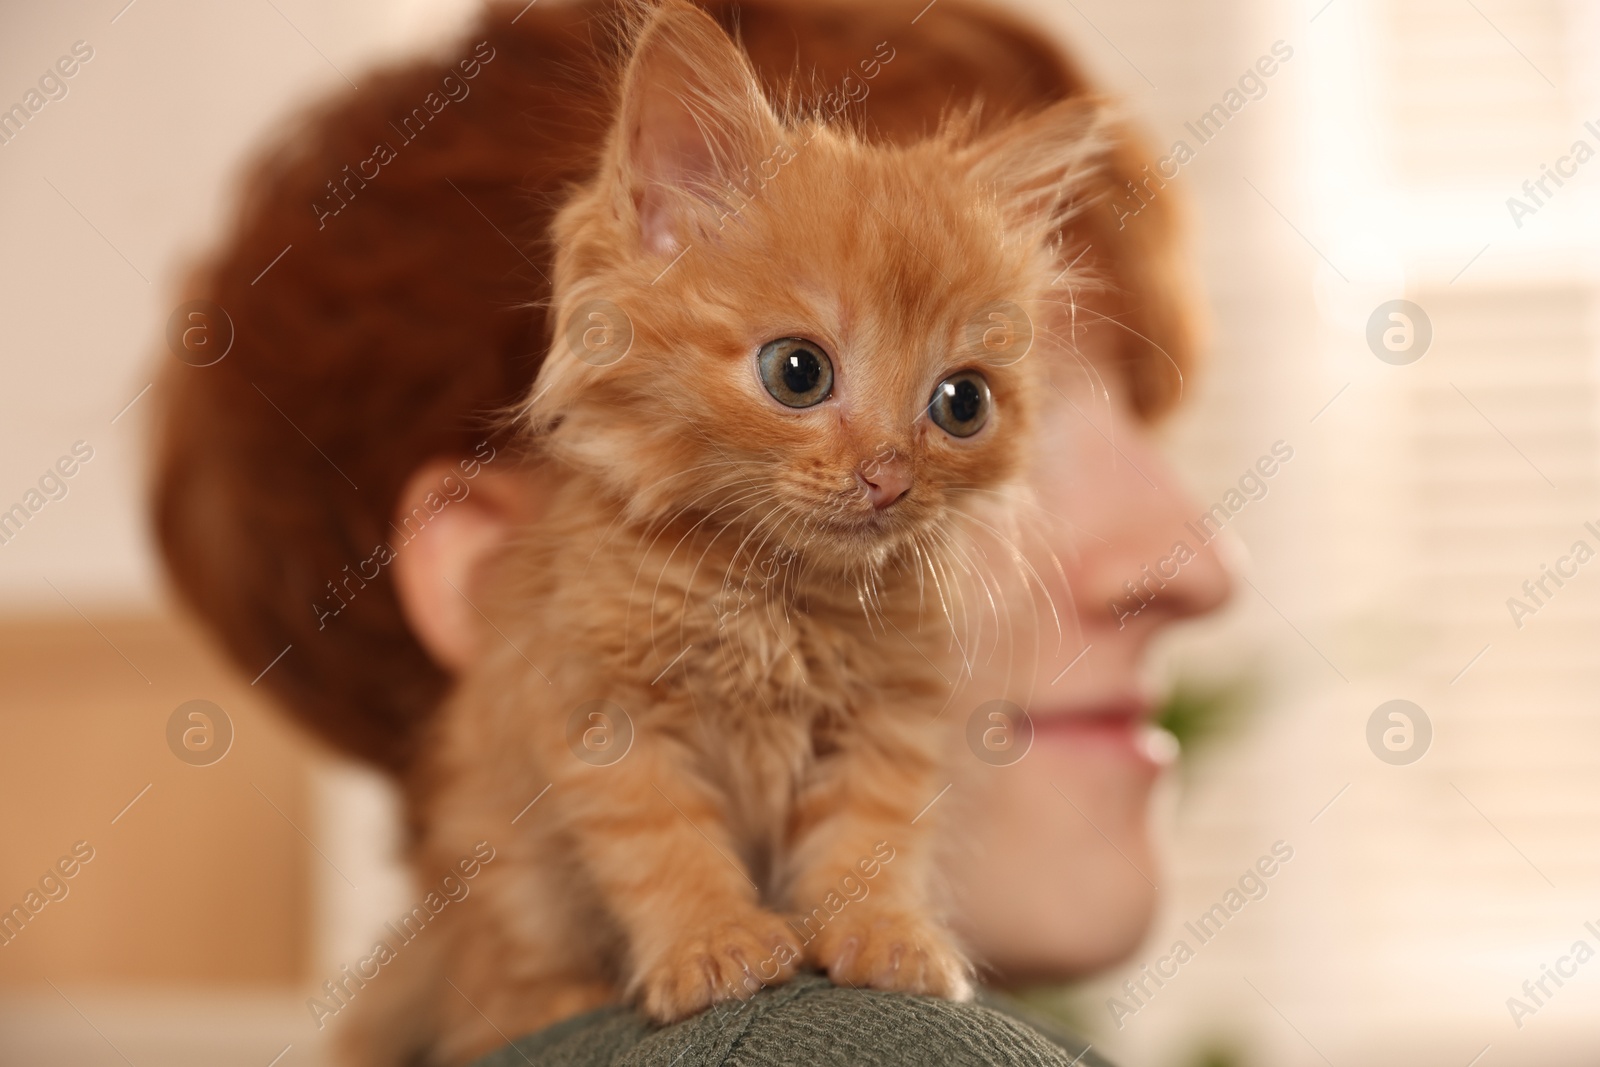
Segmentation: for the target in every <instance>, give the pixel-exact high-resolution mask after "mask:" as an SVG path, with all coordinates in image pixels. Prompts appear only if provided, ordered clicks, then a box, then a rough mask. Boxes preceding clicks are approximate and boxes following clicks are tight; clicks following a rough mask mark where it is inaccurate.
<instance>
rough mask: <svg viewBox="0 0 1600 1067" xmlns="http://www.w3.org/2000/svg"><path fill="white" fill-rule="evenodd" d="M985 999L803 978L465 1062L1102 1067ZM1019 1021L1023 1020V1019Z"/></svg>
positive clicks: (571, 1023)
mask: <svg viewBox="0 0 1600 1067" xmlns="http://www.w3.org/2000/svg"><path fill="white" fill-rule="evenodd" d="M1021 1014H1022V1010H1021V1009H1020V1008H1018V1007H1017V1006H1015V1005H1013V1004H1011V1003H1009V1002H1007V1001H1003V1000H1001V999H1000V998H997V997H994V996H985V997H984V998H982V1000H981V1001H980V1002H979V1003H977V1004H952V1003H950V1002H948V1001H943V1000H934V999H931V998H929V997H913V996H907V995H905V994H902V993H880V992H877V991H875V990H861V989H841V988H839V987H838V986H835V985H833V984H832V983H831V982H829V981H828V980H827V979H826V978H823V977H821V976H820V975H815V974H803V975H800V976H798V977H796V978H795V979H793V980H792V981H790V982H789V983H788V984H786V985H783V986H779V987H777V988H773V989H763V990H761V991H760V992H759V993H757V994H756V995H755V996H754V997H752V998H751V999H750V1000H748V1001H744V1002H735V1003H731V1004H724V1005H721V1006H719V1007H717V1008H713V1009H712V1010H710V1011H707V1012H705V1013H703V1014H701V1015H697V1016H695V1017H694V1018H692V1019H686V1020H685V1021H683V1022H681V1023H678V1024H677V1025H676V1026H668V1027H665V1028H657V1027H654V1026H651V1025H650V1024H649V1023H648V1022H647V1021H645V1020H644V1019H642V1018H641V1017H640V1016H639V1015H638V1014H636V1013H635V1012H633V1011H632V1010H631V1009H629V1008H626V1007H623V1006H621V1005H617V1006H613V1007H606V1008H601V1009H599V1010H598V1011H592V1012H589V1013H588V1014H585V1015H580V1016H578V1017H576V1018H573V1019H568V1020H566V1021H565V1022H562V1023H558V1024H557V1025H555V1026H552V1027H550V1028H549V1029H548V1030H542V1031H540V1032H539V1033H536V1034H533V1035H531V1036H529V1037H524V1038H522V1039H521V1040H519V1041H517V1042H516V1043H514V1044H512V1045H510V1046H508V1047H506V1048H503V1049H501V1050H500V1051H498V1052H496V1053H494V1054H493V1055H491V1056H489V1057H487V1058H486V1059H483V1060H480V1061H479V1062H478V1063H477V1064H476V1065H475V1067H527V1065H529V1064H533V1065H535V1067H768V1065H781V1067H824V1065H826V1067H865V1065H872V1067H946V1065H949V1067H979V1065H983V1067H1001V1065H1005V1067H1013V1065H1019V1067H1034V1065H1039V1067H1109V1065H1108V1064H1107V1063H1106V1062H1105V1061H1104V1060H1102V1059H1101V1058H1100V1057H1099V1056H1097V1055H1095V1054H1094V1053H1093V1052H1092V1051H1090V1049H1089V1047H1088V1046H1087V1045H1085V1044H1084V1043H1083V1042H1082V1041H1078V1040H1076V1039H1074V1038H1071V1037H1068V1036H1066V1035H1064V1034H1054V1033H1053V1034H1051V1036H1050V1037H1046V1036H1044V1033H1043V1032H1041V1029H1039V1028H1042V1027H1046V1026H1048V1025H1049V1024H1048V1023H1043V1022H1042V1021H1041V1020H1038V1019H1033V1018H1030V1019H1029V1021H1028V1022H1027V1023H1024V1022H1022V1021H1020V1019H1019V1015H1021ZM1030 1024H1031V1025H1030Z"/></svg>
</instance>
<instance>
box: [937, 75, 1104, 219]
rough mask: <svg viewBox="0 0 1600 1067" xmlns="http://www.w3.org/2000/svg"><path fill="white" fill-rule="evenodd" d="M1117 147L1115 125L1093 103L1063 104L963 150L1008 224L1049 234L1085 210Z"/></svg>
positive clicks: (1032, 116) (1100, 106) (1066, 101)
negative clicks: (991, 193)
mask: <svg viewBox="0 0 1600 1067" xmlns="http://www.w3.org/2000/svg"><path fill="white" fill-rule="evenodd" d="M1116 143H1117V132H1116V123H1115V120H1114V119H1113V117H1112V116H1111V114H1110V113H1109V112H1108V111H1107V109H1106V108H1105V107H1104V106H1102V105H1101V104H1099V103H1098V102H1095V101H1093V100H1084V99H1074V100H1063V101H1061V102H1059V103H1056V104H1053V105H1051V106H1050V107H1048V108H1045V109H1044V110H1043V111H1040V112H1039V113H1037V114H1035V115H1031V116H1029V117H1027V118H1025V119H1022V120H1020V121H1018V122H1014V123H1012V124H1010V125H1008V126H1006V127H1004V128H1003V129H1001V130H999V131H998V132H996V133H993V134H991V135H989V136H987V137H984V138H981V139H980V140H978V141H976V142H975V143H973V144H972V145H971V146H970V147H969V148H968V150H967V151H968V153H969V156H970V158H971V161H972V162H971V167H972V173H973V175H974V177H976V178H977V179H978V180H979V181H980V182H981V183H983V184H984V185H985V186H987V187H989V188H991V189H993V190H994V194H995V198H996V200H997V202H998V205H999V207H1000V210H1001V212H1002V213H1003V214H1004V215H1005V216H1006V217H1007V218H1008V219H1009V220H1011V223H1012V225H1015V226H1017V227H1019V228H1022V229H1027V230H1037V231H1038V232H1040V233H1041V234H1047V233H1050V232H1051V231H1054V230H1056V229H1058V228H1060V226H1061V225H1062V224H1064V223H1065V222H1066V221H1067V220H1069V219H1070V218H1072V216H1074V215H1076V214H1077V213H1078V212H1080V211H1081V210H1083V209H1084V208H1085V207H1087V206H1088V202H1089V200H1090V199H1091V197H1092V196H1093V195H1094V193H1095V191H1096V187H1097V186H1099V185H1101V184H1103V174H1104V171H1105V168H1106V164H1107V161H1108V158H1109V156H1110V154H1111V152H1112V150H1113V149H1114V148H1115V146H1116Z"/></svg>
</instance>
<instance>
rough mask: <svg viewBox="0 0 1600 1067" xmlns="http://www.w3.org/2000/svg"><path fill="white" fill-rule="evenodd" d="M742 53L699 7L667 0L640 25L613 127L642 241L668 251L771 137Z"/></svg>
mask: <svg viewBox="0 0 1600 1067" xmlns="http://www.w3.org/2000/svg"><path fill="white" fill-rule="evenodd" d="M781 134H782V128H781V126H780V125H779V123H778V120H777V118H776V116H774V115H773V113H772V109H771V108H770V107H768V105H767V102H766V98H765V97H764V96H763V95H762V92H761V86H760V83H759V82H757V80H756V77H755V73H754V72H753V71H752V70H751V69H750V64H749V61H748V60H746V58H745V57H744V54H743V53H741V52H740V51H739V49H738V48H737V47H736V46H735V45H734V43H733V42H732V41H730V40H729V39H728V35H727V34H725V33H723V32H722V28H721V27H719V26H718V25H717V24H716V23H715V22H713V21H712V19H711V17H710V16H709V15H707V14H706V13H705V12H704V11H701V10H700V9H699V8H696V7H691V6H690V5H688V4H685V3H680V2H674V0H669V2H668V3H665V4H663V5H662V6H661V7H660V8H659V9H657V11H656V12H655V13H654V14H653V15H652V16H651V17H650V19H649V21H648V22H647V23H646V24H645V26H644V28H643V29H642V30H641V31H640V34H639V37H638V41H637V43H636V44H635V46H634V52H633V58H632V59H631V60H629V62H628V68H627V72H626V74H625V75H624V77H623V88H622V107H621V110H620V112H619V116H618V126H617V128H616V129H615V130H614V131H613V137H614V138H615V142H614V143H615V145H616V152H617V158H618V162H619V165H620V177H621V180H622V188H623V191H624V192H625V194H626V195H627V197H628V198H629V199H630V200H631V202H632V208H633V212H634V215H635V217H636V218H637V220H638V230H639V237H640V241H641V243H642V244H643V245H644V247H645V248H647V249H649V250H651V251H653V252H663V253H667V254H674V253H676V252H677V251H678V250H679V249H680V248H683V247H685V246H686V245H687V244H689V243H690V242H691V241H692V240H693V237H692V230H693V228H694V226H695V222H696V219H697V217H703V216H704V215H705V214H706V206H707V205H708V204H709V205H717V204H720V203H722V202H723V201H724V200H725V199H726V198H727V193H728V190H729V187H730V186H731V185H732V183H733V182H734V181H735V179H737V178H738V177H739V176H740V175H741V174H742V172H743V171H744V169H745V167H747V166H749V165H751V164H753V163H754V162H755V161H756V160H758V159H760V158H761V157H762V154H763V153H765V152H766V151H769V150H770V149H771V147H772V146H774V145H775V144H776V143H777V141H778V140H779V138H780V136H781Z"/></svg>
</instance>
